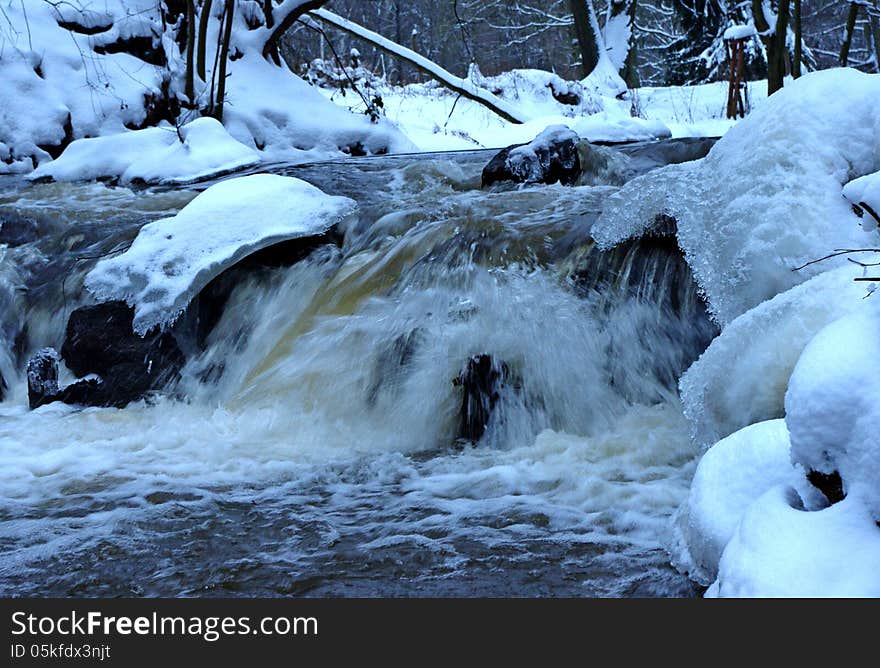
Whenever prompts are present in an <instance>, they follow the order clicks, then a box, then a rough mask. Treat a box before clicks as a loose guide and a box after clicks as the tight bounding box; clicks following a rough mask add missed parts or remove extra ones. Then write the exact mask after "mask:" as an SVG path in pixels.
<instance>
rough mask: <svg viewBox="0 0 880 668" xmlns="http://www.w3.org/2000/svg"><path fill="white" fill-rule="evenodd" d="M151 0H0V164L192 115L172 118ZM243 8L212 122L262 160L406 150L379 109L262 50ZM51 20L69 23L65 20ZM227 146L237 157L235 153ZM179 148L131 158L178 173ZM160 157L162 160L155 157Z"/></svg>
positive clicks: (24, 162)
mask: <svg viewBox="0 0 880 668" xmlns="http://www.w3.org/2000/svg"><path fill="white" fill-rule="evenodd" d="M161 4H162V3H158V2H156V1H155V0H102V1H101V2H100V3H98V2H90V3H63V2H62V3H49V2H37V1H33V2H25V3H19V2H9V3H5V4H4V9H3V13H2V16H0V45H2V49H0V100H2V101H3V103H2V104H0V173H7V172H25V171H30V170H31V169H32V168H33V167H35V166H36V165H37V164H43V163H46V162H48V161H49V160H50V159H51V156H52V155H56V153H55V150H54V149H53V148H52V147H56V148H57V147H59V146H64V145H66V144H67V143H68V142H70V141H71V140H73V139H80V138H86V137H103V136H107V135H116V134H120V133H123V132H125V131H126V130H130V129H133V128H143V127H145V126H156V125H157V124H158V122H159V119H165V120H167V121H177V122H182V121H187V120H191V119H192V118H193V116H194V115H196V112H191V111H187V110H183V111H182V112H181V113H180V115H179V117H177V118H174V114H175V113H176V111H175V110H176V108H177V102H179V101H180V100H182V99H185V96H184V92H183V91H184V70H185V65H184V59H183V57H182V56H181V52H180V48H179V45H178V44H177V43H176V42H175V40H174V28H173V26H170V25H168V24H167V23H166V21H165V18H166V17H167V16H168V14H166V15H165V16H163V13H162V11H161V8H160V5H161ZM223 6H224V5H223V3H217V2H215V3H214V4H213V5H212V10H211V11H212V13H213V18H212V20H211V21H209V22H208V36H207V41H208V43H209V44H217V43H218V42H217V33H218V31H219V28H220V25H221V22H220V20H219V15H220V13H221V12H222V11H223ZM250 13H251V12H248V11H237V12H236V13H235V20H234V24H233V32H232V43H231V47H230V52H231V53H232V54H235V58H234V59H230V60H229V62H228V67H227V72H226V74H227V87H226V98H225V109H224V123H226V125H227V128H228V129H229V130H230V132H231V134H232V135H233V137H235V139H237V140H238V141H239V142H241V143H242V144H244V145H245V146H247V147H248V148H250V149H252V150H253V149H259V150H260V151H262V152H263V157H265V158H268V159H272V160H312V159H317V158H326V157H329V156H338V155H340V152H343V153H346V152H347V153H359V152H364V153H386V152H395V151H398V152H399V151H408V150H414V148H415V147H414V145H413V144H411V143H410V142H409V141H408V140H407V139H406V138H405V137H404V136H403V135H402V134H401V133H400V132H399V131H398V130H397V129H396V128H395V127H394V126H393V125H392V124H391V123H389V122H388V121H387V120H384V119H382V120H380V121H379V122H378V123H372V122H371V121H370V119H369V118H367V117H366V116H364V115H355V114H351V113H349V112H348V111H346V110H345V109H342V108H340V107H339V106H337V105H334V104H331V103H329V102H327V100H326V99H324V97H323V96H322V95H321V94H320V93H319V92H318V91H316V90H315V89H313V88H312V87H310V86H309V85H308V84H306V83H305V82H303V81H302V80H301V79H299V78H298V77H297V76H296V75H294V74H293V73H292V72H290V71H289V70H288V69H287V68H286V67H279V66H276V65H274V64H272V63H270V62H268V61H266V60H265V59H264V58H263V57H262V54H261V48H262V42H261V41H260V39H265V29H256V30H252V29H251V28H252V26H248V25H247V20H248V16H247V15H250ZM59 23H61V24H64V25H68V24H71V25H74V26H78V27H75V28H74V29H72V30H68V29H67V28H65V27H62V25H59ZM88 32H91V33H93V34H86V33H88ZM126 51H130V52H131V53H136V54H137V55H138V57H135V56H134V55H131V53H126ZM142 58H143V59H142ZM144 59H146V60H144ZM208 61H209V62H208V71H207V73H206V81H208V82H210V81H211V80H212V79H214V78H216V77H215V75H214V73H213V72H212V71H211V69H210V67H211V66H212V64H213V58H211V57H210V55H209V58H208ZM195 88H196V91H195V92H196V98H197V99H196V104H197V106H198V107H199V108H205V107H207V106H208V102H209V91H208V86H207V85H206V83H205V82H202V81H201V80H198V77H197V81H196V86H195ZM199 129H200V130H201V129H204V128H199ZM133 141H144V142H145V143H148V144H149V146H150V147H151V148H152V147H154V146H155V147H159V148H161V141H159V140H155V141H156V144H155V145H154V144H152V143H151V142H147V140H145V139H139V140H133ZM151 141H152V140H151ZM224 143H226V142H224ZM109 146H116V145H115V144H113V145H108V147H109ZM126 148H129V147H126ZM227 150H228V147H226V148H223V149H221V152H223V153H224V156H223V157H229V156H228V155H225V152H226V151H227ZM237 150H238V151H239V155H238V157H240V158H242V159H243V157H244V156H245V155H246V154H244V153H243V152H241V149H237ZM199 152H200V153H201V154H202V159H205V160H207V161H208V162H211V163H212V162H213V161H215V160H219V159H220V158H221V156H220V155H216V154H215V155H208V153H209V152H210V149H209V148H208V145H207V144H204V145H203V146H202V147H201V150H200V151H199ZM179 157H181V156H180V155H179V154H174V155H171V154H170V152H169V153H168V154H162V151H158V152H156V153H155V154H153V155H152V158H153V160H154V163H153V164H152V165H149V164H148V162H144V163H142V168H143V173H144V174H145V175H148V176H150V177H152V178H155V179H158V180H165V178H164V177H166V176H167V177H168V178H169V179H171V180H174V179H175V178H178V177H180V178H183V176H182V175H179V174H178V175H175V174H174V173H173V172H174V169H173V168H172V165H171V161H172V160H177V159H178V158H179ZM191 158H192V159H195V158H193V156H189V155H187V160H189V159H191ZM163 161H164V164H165V166H167V167H168V168H171V171H170V172H167V171H166V170H165V169H162V170H160V169H159V167H160V166H163ZM233 162H235V161H233ZM64 169H65V170H67V169H71V167H70V165H66V166H65V167H64ZM185 169H186V170H189V167H187V168H185ZM160 171H161V172H162V174H161V175H160V174H159V172H160ZM160 176H161V178H160ZM186 176H187V177H188V176H189V172H188V171H187V174H186ZM132 178H134V176H132ZM184 180H186V179H184Z"/></svg>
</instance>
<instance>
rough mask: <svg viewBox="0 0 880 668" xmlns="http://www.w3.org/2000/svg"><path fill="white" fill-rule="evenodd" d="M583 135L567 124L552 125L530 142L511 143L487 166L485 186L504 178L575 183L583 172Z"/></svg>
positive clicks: (521, 180) (523, 181) (520, 180)
mask: <svg viewBox="0 0 880 668" xmlns="http://www.w3.org/2000/svg"><path fill="white" fill-rule="evenodd" d="M579 141H580V137H578V135H577V134H576V133H575V132H573V131H572V130H571V129H569V128H568V127H566V126H564V125H551V126H550V127H549V128H546V129H545V130H544V131H543V132H541V133H540V134H539V135H538V136H537V137H535V138H534V139H533V140H532V141H530V142H529V143H528V144H522V145H519V146H508V147H507V148H505V149H502V150H501V151H499V152H498V153H497V154H496V155H495V156H494V157H493V158H492V159H491V160H490V161H489V163H488V164H487V165H486V166H485V167H484V168H483V179H482V181H483V187H486V186H490V185H492V184H493V183H498V182H500V181H513V182H514V183H557V182H558V183H562V184H563V185H569V186H570V185H574V184H575V183H576V182H577V179H578V177H579V176H580V174H581V161H580V156H579V154H578V142H579Z"/></svg>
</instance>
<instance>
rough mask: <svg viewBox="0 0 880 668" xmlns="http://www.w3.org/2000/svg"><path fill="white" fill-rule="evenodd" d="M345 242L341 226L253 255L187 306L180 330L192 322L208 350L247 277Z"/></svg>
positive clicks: (272, 246)
mask: <svg viewBox="0 0 880 668" xmlns="http://www.w3.org/2000/svg"><path fill="white" fill-rule="evenodd" d="M343 239H344V235H343V233H342V231H341V230H340V229H339V226H338V225H333V226H332V227H330V228H329V229H328V230H327V231H326V232H323V233H322V234H314V235H312V236H308V237H297V238H295V239H288V240H287V241H282V242H279V243H277V244H272V245H271V246H267V247H266V248H263V249H261V250H258V251H257V252H255V253H251V254H250V255H248V256H247V257H246V258H244V259H242V260H241V261H240V262H238V263H237V264H235V265H233V266H231V267H229V268H228V269H226V270H225V271H223V272H222V273H221V274H219V275H217V276H215V277H214V278H213V279H212V280H211V281H210V282H209V283H208V285H206V286H205V287H204V288H203V289H202V290H201V292H199V294H198V295H197V296H196V297H195V298H194V299H193V300H192V302H190V304H189V306H188V307H187V309H186V314H185V316H184V319H183V320H182V321H181V325H182V327H181V328H180V329H183V328H186V327H187V324H186V323H190V324H189V327H191V328H193V331H194V332H195V340H196V343H197V345H198V347H199V348H202V349H204V347H205V346H206V344H207V339H208V336H209V335H210V333H211V332H212V331H213V330H214V327H216V325H217V323H218V322H219V321H220V318H221V317H222V315H223V310H224V309H225V307H226V303H227V302H228V301H229V297H230V295H231V294H232V291H233V289H235V286H236V285H239V284H240V283H241V282H242V281H244V280H245V279H246V277H248V276H253V275H255V274H258V272H260V271H264V270H266V269H273V268H278V267H290V266H293V265H294V264H296V263H297V262H300V261H301V260H304V259H305V258H307V257H308V256H309V255H311V254H312V253H313V252H314V251H316V250H317V249H318V248H321V247H322V246H328V245H329V246H341V245H342V242H343Z"/></svg>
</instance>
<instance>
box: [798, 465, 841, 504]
mask: <svg viewBox="0 0 880 668" xmlns="http://www.w3.org/2000/svg"><path fill="white" fill-rule="evenodd" d="M807 480H809V481H810V484H811V485H813V487H815V488H816V489H818V490H819V491H820V492H822V494H824V495H825V498H826V499H828V502H829V503H831V504H835V503H837V502H838V501H843V499H844V498H845V497H846V493H845V492H844V491H843V480H841V478H840V473H838V472H837V471H832V472H831V473H822V472H820V471H816V470H813V469H811V470H810V471H809V473H807Z"/></svg>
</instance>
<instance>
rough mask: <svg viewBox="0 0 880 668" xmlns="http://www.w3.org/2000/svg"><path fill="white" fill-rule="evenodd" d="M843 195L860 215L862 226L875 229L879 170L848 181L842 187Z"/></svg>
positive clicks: (879, 201)
mask: <svg viewBox="0 0 880 668" xmlns="http://www.w3.org/2000/svg"><path fill="white" fill-rule="evenodd" d="M843 196H844V197H846V199H848V200H849V202H850V204H852V205H853V206H854V207H856V210H857V212H858V213H859V214H860V215H861V217H862V227H863V228H865V229H866V230H876V229H877V226H878V225H880V172H874V173H873V174H868V175H866V176H862V177H859V178H857V179H855V180H853V181H850V182H849V183H847V184H846V185H845V186H844V187H843Z"/></svg>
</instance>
